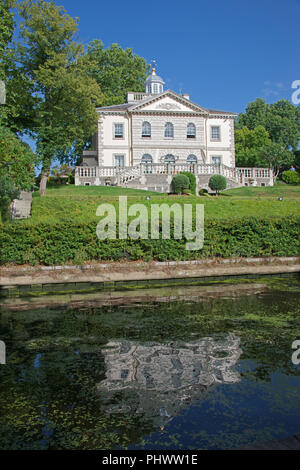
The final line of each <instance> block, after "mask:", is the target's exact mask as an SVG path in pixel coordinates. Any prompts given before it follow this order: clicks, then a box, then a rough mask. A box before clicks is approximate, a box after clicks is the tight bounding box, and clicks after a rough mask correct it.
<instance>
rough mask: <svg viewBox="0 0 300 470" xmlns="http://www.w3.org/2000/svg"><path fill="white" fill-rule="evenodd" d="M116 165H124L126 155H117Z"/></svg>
mask: <svg viewBox="0 0 300 470" xmlns="http://www.w3.org/2000/svg"><path fill="white" fill-rule="evenodd" d="M115 166H118V167H120V166H124V155H115Z"/></svg>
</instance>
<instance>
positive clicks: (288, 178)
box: [282, 170, 300, 184]
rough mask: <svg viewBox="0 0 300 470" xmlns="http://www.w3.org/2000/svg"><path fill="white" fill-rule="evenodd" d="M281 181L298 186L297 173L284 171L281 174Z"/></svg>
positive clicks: (299, 180) (299, 177)
mask: <svg viewBox="0 0 300 470" xmlns="http://www.w3.org/2000/svg"><path fill="white" fill-rule="evenodd" d="M282 179H283V181H284V182H285V183H287V184H300V175H299V173H297V171H293V170H288V171H284V172H283V173H282Z"/></svg>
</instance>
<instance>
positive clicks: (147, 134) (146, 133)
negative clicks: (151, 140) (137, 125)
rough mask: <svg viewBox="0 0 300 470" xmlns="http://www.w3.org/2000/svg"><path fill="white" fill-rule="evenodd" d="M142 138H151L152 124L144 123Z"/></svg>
mask: <svg viewBox="0 0 300 470" xmlns="http://www.w3.org/2000/svg"><path fill="white" fill-rule="evenodd" d="M142 137H151V124H150V122H147V121H144V122H143V124H142Z"/></svg>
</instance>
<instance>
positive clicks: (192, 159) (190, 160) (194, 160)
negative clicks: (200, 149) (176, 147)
mask: <svg viewBox="0 0 300 470" xmlns="http://www.w3.org/2000/svg"><path fill="white" fill-rule="evenodd" d="M186 161H187V163H189V164H192V163H197V157H196V155H189V156H188V157H187V159H186Z"/></svg>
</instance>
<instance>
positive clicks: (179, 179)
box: [172, 174, 190, 194]
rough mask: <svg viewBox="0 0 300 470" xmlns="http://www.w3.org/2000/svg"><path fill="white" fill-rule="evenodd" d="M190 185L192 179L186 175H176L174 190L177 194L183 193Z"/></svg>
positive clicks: (173, 181) (173, 184) (173, 182)
mask: <svg viewBox="0 0 300 470" xmlns="http://www.w3.org/2000/svg"><path fill="white" fill-rule="evenodd" d="M189 186H190V180H189V178H188V177H187V176H186V175H182V174H179V175H176V176H174V177H173V180H172V190H173V192H174V193H175V194H183V191H184V190H185V189H188V188H189Z"/></svg>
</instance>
